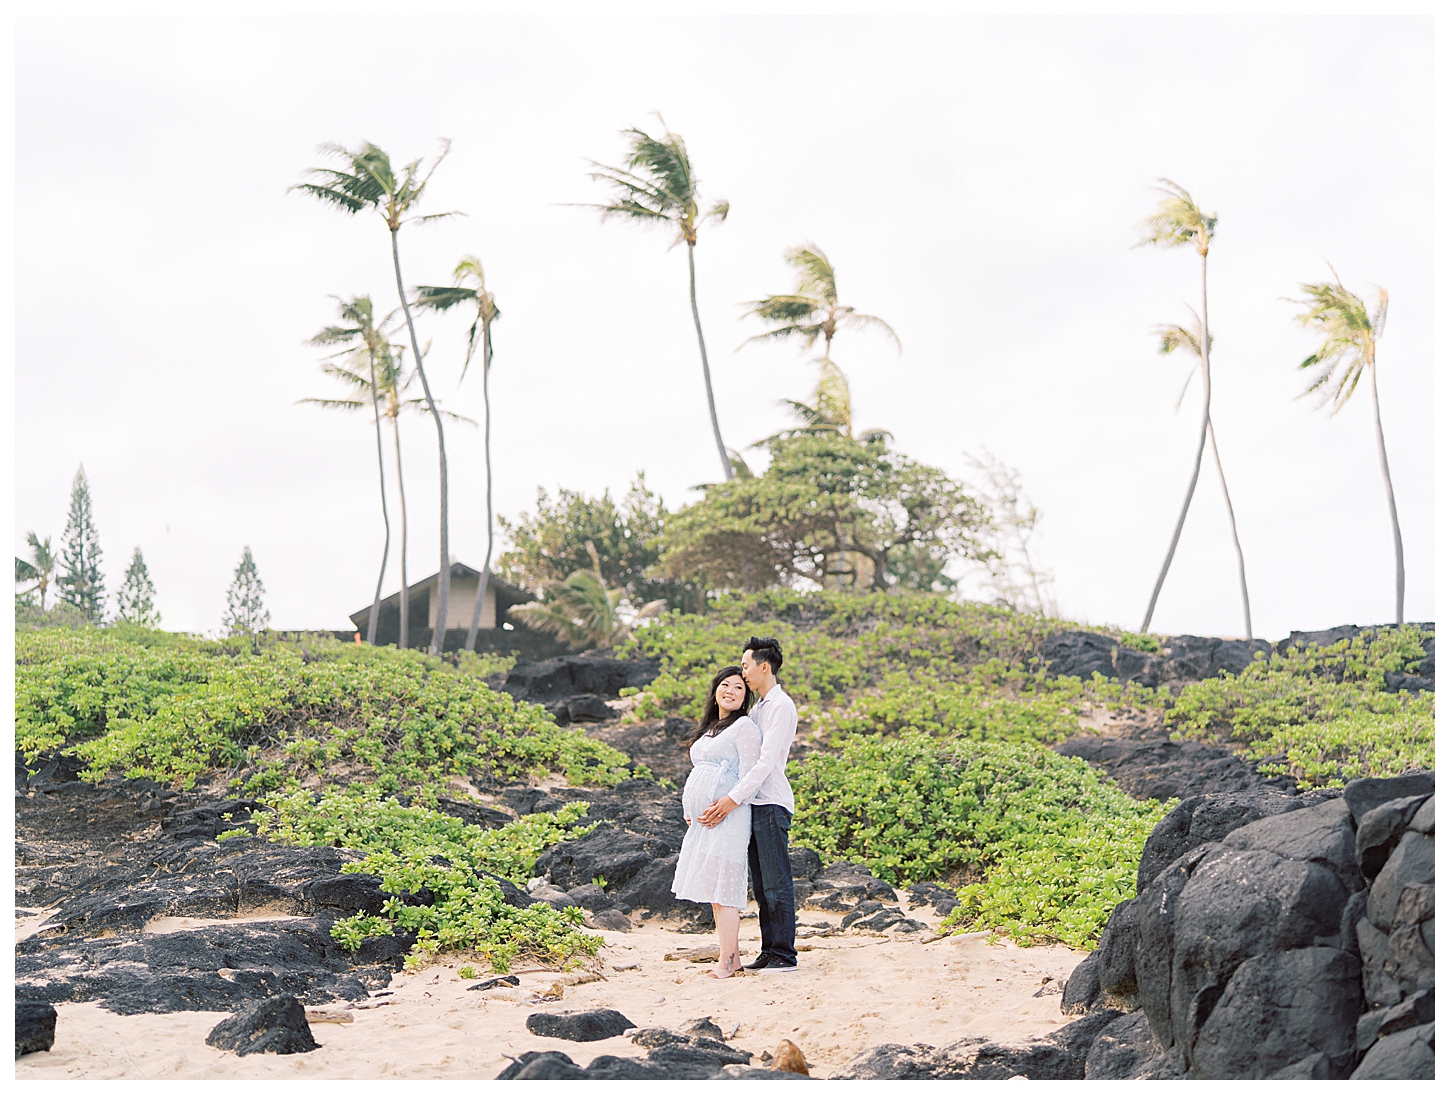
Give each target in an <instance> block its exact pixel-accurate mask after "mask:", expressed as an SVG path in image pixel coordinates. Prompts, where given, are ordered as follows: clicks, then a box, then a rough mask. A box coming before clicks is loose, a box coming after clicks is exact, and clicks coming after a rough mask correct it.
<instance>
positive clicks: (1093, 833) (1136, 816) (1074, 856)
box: [790, 731, 1176, 947]
mask: <svg viewBox="0 0 1450 1095" xmlns="http://www.w3.org/2000/svg"><path fill="white" fill-rule="evenodd" d="M790 775H791V781H792V784H793V785H794V787H795V789H796V804H797V812H796V818H795V822H794V824H793V825H792V831H791V838H792V840H793V841H795V842H796V843H799V844H802V845H805V846H807V847H811V848H814V849H816V850H817V851H818V852H820V853H821V855H822V857H823V858H826V859H828V860H829V859H849V860H852V861H854V862H857V863H864V864H865V865H866V866H867V867H869V868H870V869H871V871H872V872H873V873H874V874H876V875H877V876H879V877H881V878H884V879H886V880H888V881H890V882H893V883H896V884H898V885H902V884H905V883H908V882H914V881H919V880H922V879H930V878H941V877H952V876H965V877H967V878H969V879H970V880H971V881H969V882H968V883H967V884H966V885H964V886H963V887H962V888H961V889H960V891H959V897H960V900H961V901H962V905H961V907H960V908H959V909H957V910H956V911H955V912H954V913H953V914H952V918H951V920H950V922H949V923H950V925H951V926H953V927H959V928H962V929H965V930H984V929H998V930H1000V931H1002V932H1003V933H1005V934H1007V935H1010V936H1011V937H1012V938H1014V939H1016V940H1018V941H1019V942H1024V943H1026V942H1033V941H1045V940H1060V941H1062V942H1064V943H1068V944H1071V945H1073V946H1079V947H1081V946H1089V945H1091V944H1092V942H1093V941H1094V940H1095V939H1096V938H1097V936H1098V934H1099V933H1100V932H1101V930H1102V927H1103V925H1104V924H1105V923H1106V922H1107V917H1108V914H1109V913H1110V912H1111V911H1112V909H1113V906H1114V905H1116V904H1117V903H1118V902H1119V901H1123V900H1126V899H1128V898H1130V897H1132V896H1133V892H1134V889H1135V885H1136V880H1137V870H1138V859H1139V857H1140V856H1141V854H1142V851H1143V843H1144V841H1146V840H1147V838H1148V834H1149V833H1150V832H1151V831H1152V829H1153V826H1154V825H1155V824H1157V822H1158V821H1159V820H1160V819H1161V818H1162V817H1163V816H1164V815H1165V814H1166V813H1167V812H1168V810H1169V809H1171V808H1172V807H1173V806H1174V805H1175V804H1176V802H1174V801H1170V802H1153V801H1149V802H1138V801H1136V800H1134V799H1132V798H1130V797H1129V796H1128V795H1126V794H1124V793H1123V792H1122V791H1120V790H1118V789H1117V787H1116V786H1115V785H1113V784H1112V783H1109V782H1107V781H1106V780H1104V779H1102V778H1101V777H1100V776H1099V775H1098V774H1097V773H1096V772H1095V771H1094V770H1093V769H1092V768H1090V767H1089V766H1088V765H1087V764H1086V763H1085V762H1083V761H1081V760H1079V759H1077V758H1075V757H1062V756H1058V755H1057V754H1056V753H1053V752H1051V751H1050V750H1047V749H1044V748H1042V747H1041V746H1040V745H1037V744H1034V743H1020V744H1018V743H1005V742H971V741H962V740H943V739H941V738H937V737H934V736H931V735H927V734H922V733H919V732H917V731H906V732H903V733H902V734H901V735H900V736H899V737H896V738H877V737H870V736H866V735H857V736H853V737H852V738H851V739H850V740H848V741H847V743H846V745H845V748H844V749H842V750H841V752H840V753H838V754H835V753H824V752H823V753H816V754H812V755H810V756H808V757H806V758H805V759H804V760H802V761H800V762H797V763H793V764H792V765H791V768H790Z"/></svg>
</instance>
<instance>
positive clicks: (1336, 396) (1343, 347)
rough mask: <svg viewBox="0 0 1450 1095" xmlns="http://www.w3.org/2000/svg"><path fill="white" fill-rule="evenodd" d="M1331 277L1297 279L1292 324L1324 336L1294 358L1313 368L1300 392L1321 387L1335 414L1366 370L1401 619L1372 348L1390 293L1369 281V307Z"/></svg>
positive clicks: (1395, 519)
mask: <svg viewBox="0 0 1450 1095" xmlns="http://www.w3.org/2000/svg"><path fill="white" fill-rule="evenodd" d="M1329 272H1330V273H1331V274H1334V281H1332V282H1327V281H1322V282H1310V283H1305V284H1301V285H1300V286H1299V291H1300V292H1301V293H1303V294H1304V295H1305V299H1304V300H1300V301H1296V302H1295V303H1297V304H1301V305H1303V306H1304V311H1303V312H1301V313H1300V314H1299V315H1297V316H1295V317H1294V320H1295V322H1296V323H1298V324H1299V325H1300V326H1302V327H1307V328H1309V329H1310V330H1312V331H1315V332H1316V333H1318V334H1319V336H1320V337H1321V338H1323V339H1324V341H1323V342H1322V343H1320V345H1319V349H1317V350H1315V351H1314V352H1313V353H1312V354H1310V355H1309V356H1308V357H1306V358H1305V359H1304V360H1303V361H1301V362H1300V363H1299V368H1301V369H1313V370H1315V371H1316V372H1315V376H1314V379H1313V380H1311V381H1310V382H1309V386H1308V387H1307V388H1305V389H1304V393H1303V394H1304V395H1308V394H1309V393H1310V392H1316V391H1322V393H1323V399H1322V400H1321V402H1320V404H1319V405H1320V406H1321V407H1325V406H1327V407H1329V408H1330V411H1329V413H1330V414H1331V415H1335V414H1338V413H1339V411H1340V409H1341V408H1342V407H1343V406H1344V405H1345V404H1346V403H1348V402H1349V397H1350V396H1352V395H1353V394H1354V390H1355V388H1357V387H1358V386H1359V382H1360V379H1361V378H1362V377H1363V376H1364V375H1365V374H1366V373H1368V374H1369V394H1370V401H1371V403H1372V404H1373V406H1374V435H1375V441H1376V443H1377V444H1378V446H1379V455H1380V474H1381V475H1382V476H1384V481H1385V496H1386V498H1388V499H1389V503H1390V527H1391V529H1393V530H1394V534H1395V623H1397V624H1403V623H1404V622H1405V547H1404V543H1403V542H1402V541H1401V539H1400V516H1399V512H1398V510H1397V509H1396V508H1395V487H1394V484H1393V483H1392V482H1391V481H1390V458H1389V455H1388V454H1387V453H1386V452H1385V431H1384V426H1383V425H1382V424H1381V422H1380V391H1379V382H1378V379H1377V377H1376V370H1375V364H1376V357H1375V351H1376V349H1377V347H1378V344H1379V339H1380V336H1381V335H1383V334H1384V330H1385V316H1386V314H1387V313H1388V311H1389V306H1390V295H1389V293H1387V292H1386V291H1385V290H1384V289H1381V288H1380V287H1379V286H1378V285H1376V286H1375V303H1374V311H1373V312H1371V311H1370V309H1369V308H1368V307H1367V306H1366V305H1365V302H1364V301H1363V300H1361V299H1360V298H1359V297H1358V296H1356V295H1355V294H1354V293H1351V292H1350V291H1349V290H1348V289H1346V288H1345V287H1344V285H1343V284H1342V283H1341V282H1340V280H1339V275H1338V274H1337V273H1335V270H1334V267H1332V266H1331V267H1330V268H1329Z"/></svg>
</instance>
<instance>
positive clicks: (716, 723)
mask: <svg viewBox="0 0 1450 1095" xmlns="http://www.w3.org/2000/svg"><path fill="white" fill-rule="evenodd" d="M731 677H741V679H742V680H743V679H744V676H743V674H742V673H741V672H740V667H739V666H738V665H727V666H726V667H725V668H724V669H722V670H720V672H718V673H716V674H715V679H714V680H713V681H711V682H710V691H709V692H707V693H706V694H705V713H704V714H702V715H701V716H700V722H699V724H698V725H697V726H696V727H695V729H694V730H692V731H690V736H689V737H687V738H686V739H685V740H684V741H683V742H682V743H681V745H682V747H683V748H685V749H688V748H690V746H692V745H694V744H695V742H697V741H699V740H700V739H701V738H703V737H704V736H705V735H706V734H718V733H721V732H722V731H724V730H726V729H728V728H729V726H730V724H731V723H733V722H734V721H735V720H736V719H738V718H743V717H744V716H745V714H746V713H747V712H748V711H749V710H750V707H751V704H753V703H754V702H755V693H753V692H751V691H750V689H749V688H746V689H745V702H744V703H742V704H741V705H740V706H739V707H738V708H736V709H735V710H734V711H731V712H730V713H729V714H728V715H726V716H725V717H724V718H723V719H722V718H721V717H720V705H719V703H717V702H716V700H715V690H716V689H717V688H719V687H720V685H721V684H722V683H723V682H725V681H728V680H729V679H730V678H731Z"/></svg>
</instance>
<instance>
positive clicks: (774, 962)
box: [700, 637, 796, 973]
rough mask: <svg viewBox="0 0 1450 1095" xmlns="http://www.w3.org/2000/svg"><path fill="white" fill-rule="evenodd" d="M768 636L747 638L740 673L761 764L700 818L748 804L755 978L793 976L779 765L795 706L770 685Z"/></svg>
mask: <svg viewBox="0 0 1450 1095" xmlns="http://www.w3.org/2000/svg"><path fill="white" fill-rule="evenodd" d="M784 660H785V659H784V657H783V656H782V654H781V650H780V643H779V642H778V641H776V640H775V639H757V638H754V637H752V638H751V640H750V641H749V642H748V643H746V644H745V650H744V652H743V653H742V654H741V656H740V672H741V675H742V676H743V677H744V678H745V683H746V684H747V685H749V687H750V690H751V691H752V692H754V693H755V694H756V695H757V696H759V697H760V702H759V703H758V704H756V705H755V709H754V710H753V711H751V712H750V717H751V718H752V719H754V720H755V724H756V725H757V726H759V727H760V735H761V743H760V759H759V760H758V761H757V762H756V763H755V765H754V767H752V768H751V769H750V771H748V772H745V773H743V774H742V775H741V777H740V781H739V782H738V783H736V785H735V786H734V787H733V788H731V790H730V793H729V794H728V795H725V796H723V797H722V798H718V799H716V800H715V801H714V802H712V803H711V804H710V805H709V806H708V807H706V809H705V812H704V813H703V814H701V815H700V819H701V820H702V821H703V822H704V823H705V824H706V825H710V826H714V825H717V824H719V822H720V820H721V819H722V818H724V817H725V815H726V814H728V813H730V811H731V810H734V809H735V808H736V807H737V806H739V805H740V804H741V803H749V804H750V885H751V887H752V888H753V889H754V890H755V901H756V904H757V905H759V907H760V956H759V957H758V958H756V959H755V961H754V962H751V963H749V964H748V965H747V966H746V967H745V968H746V969H748V970H760V971H761V972H762V973H793V972H794V971H795V969H796V950H795V884H794V883H793V882H792V881H791V870H790V822H791V816H792V815H793V814H794V813H795V795H794V794H793V793H792V792H791V789H790V781H789V780H787V779H786V778H785V763H786V761H787V760H788V759H789V758H790V748H791V745H793V744H794V743H795V731H796V709H795V701H794V700H792V699H791V698H790V697H789V696H787V695H786V694H785V689H783V688H782V687H781V686H780V683H779V682H778V681H777V680H776V674H777V673H779V672H780V667H781V664H782V663H783V661H784Z"/></svg>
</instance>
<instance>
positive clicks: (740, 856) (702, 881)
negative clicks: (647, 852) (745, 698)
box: [671, 718, 760, 909]
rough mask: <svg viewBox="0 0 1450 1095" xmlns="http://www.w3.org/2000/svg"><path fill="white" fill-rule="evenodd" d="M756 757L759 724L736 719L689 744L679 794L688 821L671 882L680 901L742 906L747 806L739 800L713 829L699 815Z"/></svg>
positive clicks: (747, 841)
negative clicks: (687, 774)
mask: <svg viewBox="0 0 1450 1095" xmlns="http://www.w3.org/2000/svg"><path fill="white" fill-rule="evenodd" d="M759 759H760V728H759V727H758V726H756V725H755V723H753V722H751V721H750V719H749V718H740V719H736V720H735V722H733V723H731V724H730V726H729V727H727V728H726V729H725V730H724V731H723V732H722V733H720V734H717V735H715V736H714V737H703V738H701V739H700V740H699V741H697V742H695V744H694V745H692V746H690V760H692V761H693V762H694V764H695V768H694V770H693V771H692V772H691V773H690V778H689V779H688V780H687V781H686V782H685V790H684V794H683V795H682V796H681V797H682V799H683V803H684V808H685V818H686V820H687V821H689V823H690V828H689V830H688V831H687V832H686V833H685V842H684V844H683V845H682V846H681V847H680V860H679V863H678V864H676V866H675V881H674V885H673V886H671V890H672V891H673V892H674V895H675V896H676V897H677V898H679V899H680V900H681V901H699V902H701V903H702V904H703V903H709V902H713V903H715V904H719V905H732V906H734V907H735V908H737V909H743V908H745V888H746V883H747V882H748V881H749V875H750V868H749V865H748V860H747V855H748V852H749V849H750V807H749V806H747V805H745V804H744V803H742V804H741V805H739V806H737V807H736V808H735V809H733V810H731V811H730V813H728V814H727V815H726V816H725V820H724V821H722V822H720V824H718V825H716V826H715V827H714V828H713V829H709V828H706V827H705V825H704V824H702V823H701V821H700V820H699V818H700V815H701V814H702V813H704V812H705V808H706V807H707V806H709V805H710V803H712V802H714V801H715V800H716V799H717V798H719V797H720V796H721V795H726V794H729V793H730V789H731V788H732V787H734V786H735V784H736V783H737V782H738V781H739V779H740V774H741V773H742V772H748V771H750V769H751V768H753V767H754V766H755V762H756V761H757V760H759Z"/></svg>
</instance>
